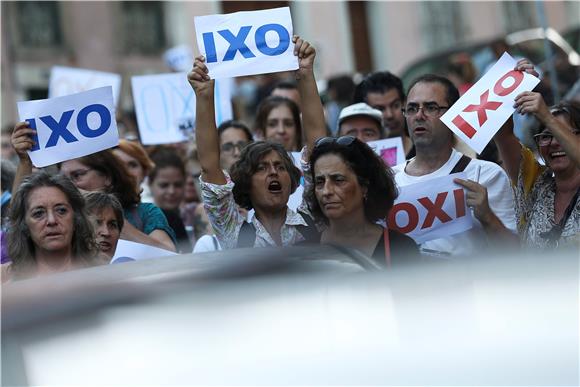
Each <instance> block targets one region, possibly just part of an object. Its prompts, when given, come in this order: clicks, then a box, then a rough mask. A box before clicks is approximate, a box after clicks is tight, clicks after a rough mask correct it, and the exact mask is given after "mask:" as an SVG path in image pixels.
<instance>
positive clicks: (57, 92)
mask: <svg viewBox="0 0 580 387" xmlns="http://www.w3.org/2000/svg"><path fill="white" fill-rule="evenodd" d="M104 86H111V87H112V88H113V100H114V101H115V106H117V104H118V103H119V96H120V94H121V76H120V75H119V74H115V73H106V72H102V71H95V70H88V69H79V68H74V67H64V66H54V67H53V68H52V69H51V70H50V80H49V83H48V98H54V97H63V96H65V95H70V94H75V93H80V92H82V91H87V90H92V89H96V88H98V87H104Z"/></svg>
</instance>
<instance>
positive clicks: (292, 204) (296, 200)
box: [288, 152, 304, 211]
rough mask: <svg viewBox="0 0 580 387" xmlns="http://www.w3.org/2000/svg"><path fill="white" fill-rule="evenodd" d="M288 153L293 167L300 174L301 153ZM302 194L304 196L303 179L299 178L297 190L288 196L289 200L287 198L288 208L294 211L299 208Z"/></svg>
mask: <svg viewBox="0 0 580 387" xmlns="http://www.w3.org/2000/svg"><path fill="white" fill-rule="evenodd" d="M288 153H290V157H291V158H292V161H294V165H296V167H297V168H298V169H300V171H301V172H302V166H301V165H300V160H301V155H302V153H301V152H288ZM303 194H304V177H301V178H300V185H299V186H298V188H296V191H294V193H293V194H292V195H290V198H288V208H290V209H292V210H294V211H296V210H297V209H298V207H299V206H300V204H302V195H303Z"/></svg>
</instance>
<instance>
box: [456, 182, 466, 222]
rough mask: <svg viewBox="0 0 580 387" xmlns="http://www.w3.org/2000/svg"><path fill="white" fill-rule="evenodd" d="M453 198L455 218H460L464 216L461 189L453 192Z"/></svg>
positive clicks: (463, 200) (463, 193)
mask: <svg viewBox="0 0 580 387" xmlns="http://www.w3.org/2000/svg"><path fill="white" fill-rule="evenodd" d="M453 196H454V197H455V216H456V217H458V218H461V217H462V216H465V192H464V191H463V188H457V189H456V190H453Z"/></svg>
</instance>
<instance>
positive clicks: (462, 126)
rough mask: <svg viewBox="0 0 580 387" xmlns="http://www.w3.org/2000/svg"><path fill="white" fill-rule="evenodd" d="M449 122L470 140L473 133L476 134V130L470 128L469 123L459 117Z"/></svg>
mask: <svg viewBox="0 0 580 387" xmlns="http://www.w3.org/2000/svg"><path fill="white" fill-rule="evenodd" d="M451 122H453V124H454V125H455V126H457V127H458V128H459V130H461V131H462V132H463V133H464V134H465V135H466V136H467V137H469V138H472V137H473V136H475V133H477V130H475V128H474V127H473V126H471V125H470V124H469V122H467V121H465V120H464V119H463V117H461V116H460V115H457V117H455V118H454V119H453V120H452V121H451Z"/></svg>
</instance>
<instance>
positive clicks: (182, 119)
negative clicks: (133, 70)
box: [131, 73, 233, 145]
mask: <svg viewBox="0 0 580 387" xmlns="http://www.w3.org/2000/svg"><path fill="white" fill-rule="evenodd" d="M131 86H132V88H133V101H134V102H135V114H136V115H137V124H138V127H139V134H140V135H141V142H142V143H143V144H144V145H155V144H169V143H176V142H182V141H188V140H190V139H191V138H193V137H194V136H195V132H194V130H195V106H196V103H195V93H194V92H193V89H192V88H191V85H190V84H189V82H188V81H187V73H170V74H158V75H143V76H136V77H132V78H131ZM231 95H232V80H231V79H221V80H219V81H216V82H215V115H216V123H217V124H218V125H219V124H220V123H221V122H223V121H225V120H230V119H232V117H233V111H232V104H231Z"/></svg>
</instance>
